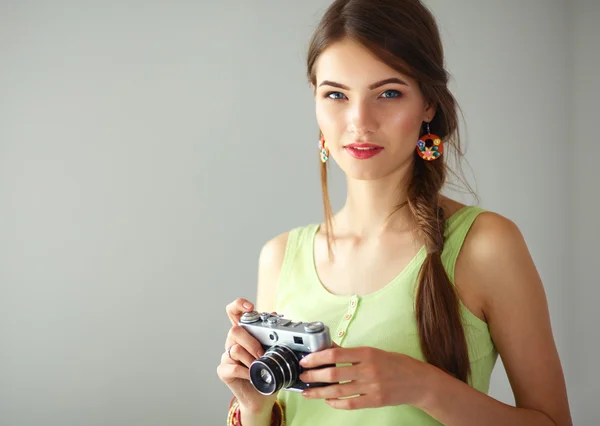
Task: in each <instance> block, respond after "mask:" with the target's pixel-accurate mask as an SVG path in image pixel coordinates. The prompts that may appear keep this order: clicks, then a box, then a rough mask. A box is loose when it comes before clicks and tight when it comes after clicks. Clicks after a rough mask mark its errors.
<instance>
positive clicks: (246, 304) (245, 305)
mask: <svg viewBox="0 0 600 426" xmlns="http://www.w3.org/2000/svg"><path fill="white" fill-rule="evenodd" d="M243 306H244V308H246V309H250V308H251V307H252V305H251V304H250V303H248V302H244V305H243Z"/></svg>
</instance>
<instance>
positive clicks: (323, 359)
mask: <svg viewBox="0 0 600 426" xmlns="http://www.w3.org/2000/svg"><path fill="white" fill-rule="evenodd" d="M361 353H362V351H361V349H360V348H342V347H336V348H330V349H324V350H322V351H317V352H313V353H310V354H308V355H307V356H305V357H304V358H302V360H301V361H300V365H301V366H302V367H304V368H314V367H319V366H321V365H327V364H344V363H350V364H358V363H360V362H361V359H362V357H361Z"/></svg>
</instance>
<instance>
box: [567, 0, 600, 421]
mask: <svg viewBox="0 0 600 426" xmlns="http://www.w3.org/2000/svg"><path fill="white" fill-rule="evenodd" d="M569 13H570V25H571V28H572V31H571V32H570V34H571V41H570V43H571V44H570V46H571V49H570V52H569V58H568V61H569V63H570V64H572V67H571V74H570V78H569V82H571V86H570V87H571V91H570V99H569V105H570V106H571V110H570V118H571V124H572V128H571V133H570V137H569V138H568V139H567V140H566V141H565V146H569V147H570V149H569V154H568V156H567V158H568V159H569V161H570V163H571V170H572V178H571V179H572V181H571V191H570V193H569V198H568V200H567V202H568V204H569V205H570V206H571V229H570V232H569V235H570V242H569V245H568V246H569V249H570V250H569V255H570V260H571V262H570V265H571V268H572V269H571V271H570V274H569V277H568V279H567V280H566V281H565V283H564V286H563V287H564V290H563V291H564V293H565V296H566V297H565V302H566V303H565V310H566V312H568V314H569V315H568V316H566V317H565V320H566V321H565V325H564V327H565V330H568V332H567V333H566V335H565V343H566V346H565V348H566V351H565V360H566V370H567V385H568V388H569V391H570V398H571V405H572V407H573V414H574V416H573V420H574V421H575V424H576V425H597V424H600V410H599V409H598V398H599V397H600V380H599V379H600V375H599V374H598V361H597V359H598V354H600V332H599V331H598V329H599V326H600V321H599V320H598V301H600V276H599V274H598V271H597V267H596V266H597V265H598V260H597V254H598V251H599V244H600V222H599V221H598V219H597V214H596V212H598V211H599V209H600V203H599V202H598V195H599V194H600V190H599V189H598V177H597V175H598V159H600V143H598V138H597V137H596V136H595V133H596V128H597V127H598V125H597V124H598V116H599V115H600V106H599V104H598V100H599V99H600V79H599V78H598V76H599V75H600V27H599V26H598V20H599V19H600V1H598V0H576V1H574V2H572V3H571V4H570V10H569Z"/></svg>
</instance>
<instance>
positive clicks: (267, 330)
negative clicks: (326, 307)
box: [239, 311, 332, 395]
mask: <svg viewBox="0 0 600 426" xmlns="http://www.w3.org/2000/svg"><path fill="white" fill-rule="evenodd" d="M239 325H240V326H242V327H244V328H245V329H246V330H247V331H248V333H249V334H250V335H251V336H253V337H254V338H255V339H256V340H258V341H259V342H260V344H261V345H262V347H263V349H265V354H264V355H263V356H262V357H261V358H259V359H257V360H255V361H254V362H253V363H252V364H251V365H250V382H251V383H252V385H253V386H254V388H255V389H256V390H257V391H258V392H260V393H261V394H263V395H271V394H273V393H275V392H277V391H278V390H280V389H283V390H290V391H296V392H302V391H303V390H304V389H308V388H312V387H318V386H327V385H330V384H331V383H305V382H303V381H301V380H300V379H299V378H298V376H299V375H300V374H301V373H302V372H303V371H304V370H305V369H304V368H303V367H301V366H300V364H299V363H300V360H301V359H302V358H304V357H305V356H307V355H308V354H310V353H313V352H317V351H321V350H323V349H327V348H331V347H332V341H331V335H330V333H329V328H328V327H327V326H326V325H325V324H323V323H322V322H320V321H314V322H302V321H292V320H290V319H287V318H283V316H282V315H276V314H270V313H267V312H263V313H259V312H257V311H253V312H246V313H244V314H243V315H242V317H241V318H240V322H239ZM325 367H328V366H327V365H324V366H321V367H318V368H325Z"/></svg>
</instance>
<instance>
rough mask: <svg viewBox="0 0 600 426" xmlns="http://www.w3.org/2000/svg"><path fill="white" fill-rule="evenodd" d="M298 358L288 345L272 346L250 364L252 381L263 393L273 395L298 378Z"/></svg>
mask: <svg viewBox="0 0 600 426" xmlns="http://www.w3.org/2000/svg"><path fill="white" fill-rule="evenodd" d="M299 370H300V366H299V365H298V358H297V357H296V354H295V353H294V351H293V350H291V349H290V348H288V347H287V346H283V345H281V346H272V347H271V348H269V350H268V351H267V352H266V353H265V354H264V355H263V356H262V357H261V358H259V359H257V360H256V361H254V362H253V363H252V364H251V365H250V382H251V383H252V385H253V386H254V388H255V389H256V390H257V391H258V392H260V393H261V394H263V395H272V394H274V393H275V392H277V391H278V390H280V389H281V388H287V387H289V386H290V385H292V384H293V383H294V382H296V380H297V379H298V371H299Z"/></svg>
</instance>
